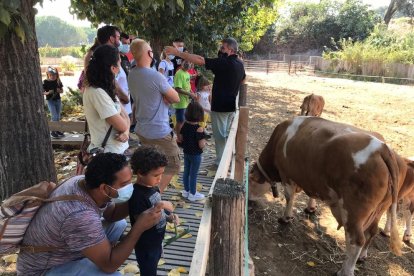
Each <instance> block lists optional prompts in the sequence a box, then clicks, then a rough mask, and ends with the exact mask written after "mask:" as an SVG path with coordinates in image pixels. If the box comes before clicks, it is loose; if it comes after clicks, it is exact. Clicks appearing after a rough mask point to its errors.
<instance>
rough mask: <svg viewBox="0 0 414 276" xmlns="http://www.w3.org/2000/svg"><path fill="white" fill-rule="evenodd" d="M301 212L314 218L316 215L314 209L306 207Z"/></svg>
mask: <svg viewBox="0 0 414 276" xmlns="http://www.w3.org/2000/svg"><path fill="white" fill-rule="evenodd" d="M303 212H305V214H307V215H310V216H314V215H315V214H316V208H308V207H306V208H305V209H304V210H303Z"/></svg>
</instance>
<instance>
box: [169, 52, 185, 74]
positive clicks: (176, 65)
mask: <svg viewBox="0 0 414 276" xmlns="http://www.w3.org/2000/svg"><path fill="white" fill-rule="evenodd" d="M171 62H172V63H173V65H174V75H175V73H177V71H178V70H179V69H180V68H181V64H182V63H183V59H182V58H180V57H177V56H176V57H175V58H173V59H172V60H171Z"/></svg>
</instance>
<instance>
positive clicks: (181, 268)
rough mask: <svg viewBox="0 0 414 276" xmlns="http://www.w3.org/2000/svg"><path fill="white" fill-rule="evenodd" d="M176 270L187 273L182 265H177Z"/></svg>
mask: <svg viewBox="0 0 414 276" xmlns="http://www.w3.org/2000/svg"><path fill="white" fill-rule="evenodd" d="M177 270H178V272H180V273H188V271H187V269H185V268H184V267H182V266H179V267H177Z"/></svg>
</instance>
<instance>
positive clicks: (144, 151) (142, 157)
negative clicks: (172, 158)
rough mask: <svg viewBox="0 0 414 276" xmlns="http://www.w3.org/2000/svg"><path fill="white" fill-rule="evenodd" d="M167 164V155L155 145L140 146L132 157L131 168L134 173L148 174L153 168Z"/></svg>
mask: <svg viewBox="0 0 414 276" xmlns="http://www.w3.org/2000/svg"><path fill="white" fill-rule="evenodd" d="M167 165H168V160H167V156H166V155H165V154H164V153H163V152H161V151H160V150H159V149H158V148H157V147H155V146H142V147H139V148H138V149H137V150H136V151H135V152H134V154H133V155H132V157H131V168H132V172H133V173H134V174H138V173H139V174H141V175H146V174H147V173H149V172H150V171H152V170H156V169H158V168H159V167H166V166H167Z"/></svg>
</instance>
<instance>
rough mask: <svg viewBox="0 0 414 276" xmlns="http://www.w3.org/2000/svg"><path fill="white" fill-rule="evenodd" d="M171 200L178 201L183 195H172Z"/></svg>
mask: <svg viewBox="0 0 414 276" xmlns="http://www.w3.org/2000/svg"><path fill="white" fill-rule="evenodd" d="M170 200H176V201H178V200H181V197H179V196H172V197H171V198H170Z"/></svg>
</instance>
